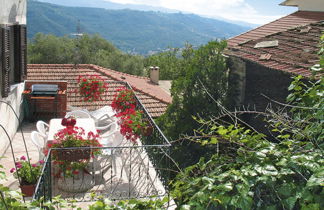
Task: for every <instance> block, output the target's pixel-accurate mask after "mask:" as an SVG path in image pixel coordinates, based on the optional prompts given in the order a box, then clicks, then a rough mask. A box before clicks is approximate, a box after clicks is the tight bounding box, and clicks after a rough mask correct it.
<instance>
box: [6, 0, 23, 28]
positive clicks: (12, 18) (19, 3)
mask: <svg viewBox="0 0 324 210" xmlns="http://www.w3.org/2000/svg"><path fill="white" fill-rule="evenodd" d="M26 11H27V0H0V24H16V23H18V24H26Z"/></svg>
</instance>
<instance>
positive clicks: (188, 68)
mask: <svg viewBox="0 0 324 210" xmlns="http://www.w3.org/2000/svg"><path fill="white" fill-rule="evenodd" d="M225 47H226V42H225V41H211V42H209V43H208V44H207V45H204V46H201V47H200V48H198V49H193V48H192V47H191V46H190V45H187V46H186V48H185V49H184V50H182V55H181V57H180V58H178V59H177V61H178V62H177V64H176V62H173V61H172V62H169V63H168V64H167V65H170V64H171V65H172V64H175V65H176V66H177V68H174V71H175V74H176V76H175V79H174V80H173V82H172V88H171V94H172V97H173V98H172V104H171V105H170V106H169V107H168V109H167V111H166V113H165V114H164V115H163V116H161V117H160V118H159V125H160V127H161V128H162V130H163V132H164V133H165V134H166V136H168V137H169V138H170V139H178V138H179V136H180V135H181V134H188V135H191V134H192V133H193V132H194V129H195V128H196V127H197V126H198V123H197V122H196V121H195V120H194V119H193V118H192V116H200V117H202V118H208V117H210V116H213V115H218V113H219V106H218V104H217V103H214V102H213V100H212V99H211V97H210V96H212V98H214V99H216V100H217V102H218V103H225V100H226V94H227V85H226V84H227V67H226V60H225V57H224V56H223V55H222V52H223V50H224V48H225ZM174 56H175V55H174V54H173V55H171V56H170V57H172V60H175V58H174ZM167 57H169V55H168V54H164V55H162V58H163V59H162V60H164V58H167ZM205 89H207V90H208V92H206V90H205ZM183 151H187V152H183ZM189 151H190V152H189ZM204 153H205V151H204V150H201V149H200V147H197V145H195V144H190V143H187V142H181V143H174V144H173V152H172V154H173V155H172V157H173V158H175V159H176V162H178V163H179V164H181V167H185V166H187V165H188V164H193V163H194V162H196V161H197V158H199V157H200V156H201V155H202V154H204Z"/></svg>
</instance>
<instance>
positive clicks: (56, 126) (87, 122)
mask: <svg viewBox="0 0 324 210" xmlns="http://www.w3.org/2000/svg"><path fill="white" fill-rule="evenodd" d="M61 122H62V118H54V119H51V120H50V123H49V131H48V137H47V140H48V141H51V140H54V135H55V134H56V133H57V132H58V131H59V130H61V129H63V128H64V126H62V125H61ZM75 126H77V127H81V128H83V129H84V132H85V134H86V135H87V134H88V132H90V131H92V132H93V133H94V134H97V129H96V126H95V122H94V120H93V119H91V118H77V119H76V124H75Z"/></svg>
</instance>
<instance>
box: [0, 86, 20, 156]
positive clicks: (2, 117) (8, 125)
mask: <svg viewBox="0 0 324 210" xmlns="http://www.w3.org/2000/svg"><path fill="white" fill-rule="evenodd" d="M11 89H12V90H11V91H10V93H9V96H8V97H6V98H1V96H0V101H6V102H9V103H10V104H11V106H12V107H13V108H14V110H15V111H16V113H17V114H18V117H20V119H21V120H22V113H23V110H22V92H23V90H24V83H19V84H16V85H12V86H11ZM0 124H1V125H2V126H3V127H5V129H6V131H7V132H8V133H9V136H10V138H11V139H12V138H13V137H14V135H15V133H16V131H17V128H18V120H17V118H16V116H15V114H14V113H13V111H12V110H11V109H10V107H9V106H8V105H6V104H4V103H1V102H0ZM8 146H9V139H8V137H7V135H6V133H5V132H4V130H3V129H2V128H1V126H0V157H1V156H2V155H3V153H4V152H5V150H6V149H7V148H8Z"/></svg>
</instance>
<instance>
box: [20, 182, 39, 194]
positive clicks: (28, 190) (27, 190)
mask: <svg viewBox="0 0 324 210" xmlns="http://www.w3.org/2000/svg"><path fill="white" fill-rule="evenodd" d="M35 188H36V184H31V185H21V186H20V189H21V193H22V194H24V196H25V197H31V196H33V195H34V192H35Z"/></svg>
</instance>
